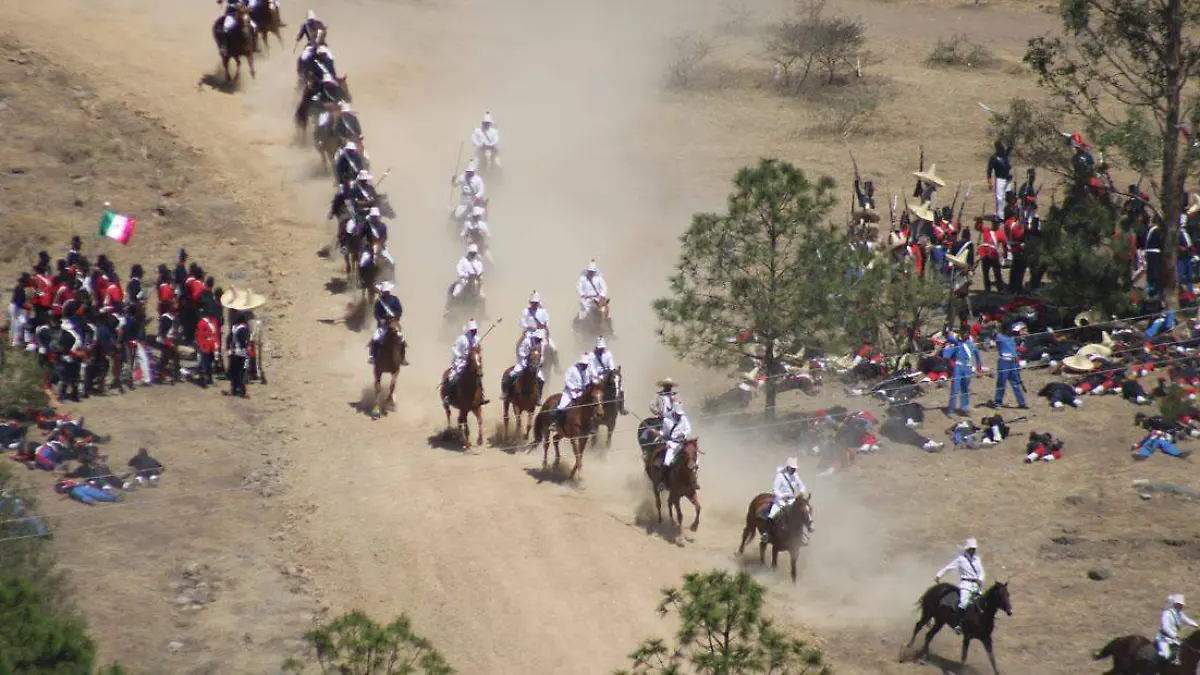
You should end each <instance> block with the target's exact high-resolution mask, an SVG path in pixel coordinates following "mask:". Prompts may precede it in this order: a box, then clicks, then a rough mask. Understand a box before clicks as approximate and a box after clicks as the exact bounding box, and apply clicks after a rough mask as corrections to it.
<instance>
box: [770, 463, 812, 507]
mask: <svg viewBox="0 0 1200 675" xmlns="http://www.w3.org/2000/svg"><path fill="white" fill-rule="evenodd" d="M807 491H808V490H806V489H805V488H804V481H802V480H800V476H799V475H797V474H794V473H793V474H791V475H789V474H788V470H787V467H786V466H781V467H779V469H778V470H777V471H776V472H775V484H774V485H773V486H772V487H771V492H772V493H773V494H774V495H775V501H776V502H778V503H779V504H781V505H782V506H787V505H788V504H791V503H792V502H794V501H796V497H798V496H799V495H802V494H804V493H805V492H807Z"/></svg>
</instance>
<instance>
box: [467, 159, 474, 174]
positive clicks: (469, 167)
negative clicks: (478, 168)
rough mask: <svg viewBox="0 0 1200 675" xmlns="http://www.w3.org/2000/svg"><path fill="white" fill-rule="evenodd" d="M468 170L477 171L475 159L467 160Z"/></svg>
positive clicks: (470, 171) (468, 171) (469, 171)
mask: <svg viewBox="0 0 1200 675" xmlns="http://www.w3.org/2000/svg"><path fill="white" fill-rule="evenodd" d="M466 172H467V173H475V160H471V161H469V162H467V168H466Z"/></svg>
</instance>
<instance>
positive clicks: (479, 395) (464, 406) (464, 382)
mask: <svg viewBox="0 0 1200 675" xmlns="http://www.w3.org/2000/svg"><path fill="white" fill-rule="evenodd" d="M449 381H450V369H449V368H447V369H446V372H445V373H443V374H442V386H441V391H442V407H443V408H445V410H446V428H447V429H449V428H450V406H454V407H455V408H457V409H458V431H459V433H461V434H462V439H463V449H464V450H469V449H470V448H471V427H470V425H468V423H467V413H475V421H476V422H477V423H478V426H479V436H478V437H477V438H476V440H475V443H476V444H478V445H483V352H482V350H481V347H480V345H478V344H477V345H475V346H474V347H471V351H470V352H468V353H467V364H466V366H465V367H464V368H463V372H462V373H461V374H459V376H458V379H456V380H455V381H454V385H453V386H452V387H451V386H449Z"/></svg>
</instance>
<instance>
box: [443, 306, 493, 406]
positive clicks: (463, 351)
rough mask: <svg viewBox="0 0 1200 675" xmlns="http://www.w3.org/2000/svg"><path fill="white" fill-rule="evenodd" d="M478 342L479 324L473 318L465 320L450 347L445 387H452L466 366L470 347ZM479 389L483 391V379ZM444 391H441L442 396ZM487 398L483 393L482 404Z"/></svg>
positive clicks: (486, 401) (485, 402)
mask: <svg viewBox="0 0 1200 675" xmlns="http://www.w3.org/2000/svg"><path fill="white" fill-rule="evenodd" d="M477 344H479V324H477V323H475V319H471V320H470V321H468V322H467V325H466V326H463V333H462V335H459V336H458V339H457V340H455V341H454V346H452V347H451V348H450V375H449V377H447V378H446V387H447V389H448V388H449V387H452V386H453V385H454V383H455V382H456V381H457V380H458V376H459V375H461V374H462V372H463V370H465V369H466V367H467V357H468V356H469V355H470V353H471V349H472V348H473V347H475V345H477ZM479 391H480V393H481V394H482V393H483V381H482V380H481V381H480V382H479ZM445 393H446V392H444V391H443V392H442V394H443V397H444V396H445ZM487 403H488V400H487V398H486V395H484V399H483V404H484V405H486V404H487Z"/></svg>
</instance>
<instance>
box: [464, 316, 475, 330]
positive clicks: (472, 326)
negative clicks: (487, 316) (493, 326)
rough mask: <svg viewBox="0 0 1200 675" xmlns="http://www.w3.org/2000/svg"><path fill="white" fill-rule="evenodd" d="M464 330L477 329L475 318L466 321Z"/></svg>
mask: <svg viewBox="0 0 1200 675" xmlns="http://www.w3.org/2000/svg"><path fill="white" fill-rule="evenodd" d="M464 330H467V331H473V330H479V324H477V323H475V319H471V320H469V321H467V327H466V328H465V329H464Z"/></svg>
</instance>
